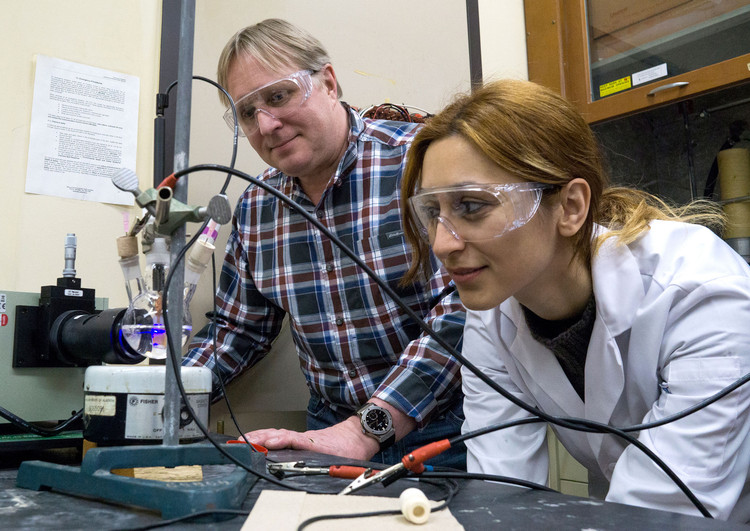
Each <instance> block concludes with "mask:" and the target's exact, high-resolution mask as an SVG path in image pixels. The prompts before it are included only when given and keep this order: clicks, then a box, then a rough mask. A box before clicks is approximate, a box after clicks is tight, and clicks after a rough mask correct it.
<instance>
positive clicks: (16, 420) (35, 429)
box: [0, 407, 83, 437]
mask: <svg viewBox="0 0 750 531" xmlns="http://www.w3.org/2000/svg"><path fill="white" fill-rule="evenodd" d="M0 417H3V418H4V419H5V420H7V421H8V422H10V423H11V424H13V425H14V426H16V427H17V428H21V429H22V430H24V431H27V432H29V433H33V434H34V435H39V436H41V437H54V436H55V435H59V434H60V433H61V432H62V431H64V430H65V429H66V428H67V427H68V426H70V425H71V424H73V423H74V422H76V421H78V420H80V419H81V417H83V410H82V409H81V410H79V411H77V412H76V413H75V414H73V416H72V417H70V418H69V419H68V420H65V421H63V422H61V423H60V424H58V425H57V426H54V427H52V428H43V427H41V426H37V425H35V424H33V423H31V422H29V421H27V420H24V419H22V418H21V417H19V416H17V415H15V414H13V413H11V412H10V411H8V410H7V409H5V408H4V407H0Z"/></svg>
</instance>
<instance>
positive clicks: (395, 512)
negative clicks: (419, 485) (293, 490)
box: [297, 479, 459, 531]
mask: <svg viewBox="0 0 750 531" xmlns="http://www.w3.org/2000/svg"><path fill="white" fill-rule="evenodd" d="M426 483H432V482H426ZM446 483H447V484H449V485H451V488H449V489H448V494H447V495H446V497H445V501H444V502H443V503H441V504H440V505H438V506H436V507H434V508H432V509H431V512H437V511H442V510H443V509H446V508H447V507H448V505H449V504H450V502H451V501H452V500H453V497H454V496H455V495H456V493H457V492H458V489H459V487H458V484H457V483H456V482H455V481H453V480H452V479H451V480H449V481H448V482H446ZM399 514H401V510H400V509H396V510H384V511H371V512H367V513H351V514H321V515H319V516H313V517H312V518H308V519H307V520H304V521H303V522H302V523H300V525H299V527H297V531H302V530H303V529H305V528H306V527H308V526H309V525H311V524H314V523H315V522H322V521H324V520H345V519H347V518H368V517H370V516H397V515H399Z"/></svg>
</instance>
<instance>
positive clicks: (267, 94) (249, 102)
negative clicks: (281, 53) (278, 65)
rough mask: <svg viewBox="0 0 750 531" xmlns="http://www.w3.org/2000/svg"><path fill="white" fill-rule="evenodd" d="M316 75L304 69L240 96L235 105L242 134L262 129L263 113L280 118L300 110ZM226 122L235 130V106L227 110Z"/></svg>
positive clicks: (310, 92) (249, 133)
mask: <svg viewBox="0 0 750 531" xmlns="http://www.w3.org/2000/svg"><path fill="white" fill-rule="evenodd" d="M313 74H314V72H312V71H311V70H300V71H299V72H295V73H293V74H291V75H289V76H287V77H285V78H283V79H279V80H277V81H272V82H271V83H268V84H266V85H263V86H262V87H260V88H259V89H256V90H254V91H252V92H250V93H249V94H245V95H244V96H242V97H241V98H240V99H238V100H237V101H236V102H235V103H234V106H235V108H236V109H237V122H238V125H239V128H240V131H239V134H240V136H250V135H251V134H253V133H254V132H255V131H256V130H257V129H258V113H259V112H262V113H265V114H267V115H268V116H271V117H272V118H276V119H279V118H283V117H284V116H288V115H289V114H291V113H292V112H294V111H295V110H297V109H298V108H299V107H300V106H301V105H302V104H303V103H305V102H306V101H307V99H308V98H309V97H310V94H312V75H313ZM224 121H225V122H226V123H227V124H228V125H229V128H230V129H232V130H234V117H233V115H232V109H231V107H230V108H229V109H227V111H226V112H225V113H224Z"/></svg>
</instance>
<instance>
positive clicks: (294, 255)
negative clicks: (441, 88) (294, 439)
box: [183, 109, 465, 426]
mask: <svg viewBox="0 0 750 531" xmlns="http://www.w3.org/2000/svg"><path fill="white" fill-rule="evenodd" d="M349 115H350V124H351V127H350V132H349V146H348V149H347V151H346V153H345V155H344V157H343V158H342V160H341V162H340V164H339V166H338V169H337V171H336V174H335V175H334V176H333V179H332V180H331V183H330V184H329V186H328V188H327V190H326V191H325V192H324V194H323V197H322V199H321V201H320V204H319V205H317V206H316V205H313V204H312V203H311V201H310V200H309V198H308V197H307V196H306V195H305V194H304V193H303V192H302V190H301V188H300V187H299V184H298V182H297V180H296V179H294V178H291V177H288V176H286V175H284V174H283V173H282V172H280V171H279V170H276V169H274V168H269V169H268V170H266V172H265V173H264V174H263V175H262V176H261V179H262V180H264V181H265V182H267V183H269V184H270V185H272V186H273V187H274V188H276V189H278V190H280V191H281V192H283V193H284V194H285V195H287V196H289V197H290V198H292V199H293V200H294V201H295V202H296V203H298V204H299V205H301V206H302V207H303V208H305V209H306V210H307V211H308V212H310V213H312V214H314V215H315V216H316V217H317V219H318V220H319V221H320V222H321V223H322V224H324V225H325V226H326V227H327V228H328V229H329V230H330V231H332V232H333V233H334V234H335V235H336V236H337V237H338V238H339V239H341V240H342V241H343V242H344V243H345V244H346V245H347V246H348V247H349V248H351V249H352V250H354V252H355V253H356V255H357V256H359V257H361V258H362V259H363V260H364V261H365V262H366V263H367V265H368V266H369V267H370V268H371V269H372V270H373V271H375V273H377V275H378V276H379V277H380V278H382V279H383V280H384V281H386V282H387V283H388V284H389V285H390V286H391V287H392V288H393V289H394V290H395V291H396V292H397V293H398V294H399V295H400V296H401V297H402V298H403V299H404V301H405V302H406V303H407V304H408V306H409V307H410V308H411V309H412V310H413V311H414V312H416V313H417V314H418V315H420V316H422V317H423V318H424V319H425V321H426V322H428V323H429V324H430V325H431V326H432V328H433V329H434V330H435V331H437V332H438V333H440V334H441V337H443V338H444V339H445V340H446V341H447V342H448V343H449V344H451V345H454V346H460V342H461V337H462V332H463V325H464V319H465V310H464V308H463V306H462V305H461V303H460V301H459V299H458V295H457V293H456V292H455V290H454V289H453V288H452V286H450V285H449V281H450V278H449V277H448V275H447V274H446V273H445V271H444V270H442V269H439V270H438V269H437V266H436V268H435V269H436V273H435V274H434V275H433V277H432V278H431V279H430V281H429V283H428V284H415V285H412V286H409V287H408V288H401V287H399V285H398V283H399V281H400V280H401V278H402V277H403V276H404V274H405V273H406V271H407V269H408V267H409V265H410V261H411V254H410V251H409V248H408V245H407V243H406V241H405V239H404V234H403V229H402V226H401V218H400V212H401V210H400V183H401V176H402V172H403V168H404V163H405V159H406V152H407V150H408V147H409V144H410V142H411V140H412V139H413V137H414V135H415V134H416V133H417V131H418V128H419V125H418V124H411V123H401V122H389V121H380V120H362V119H361V118H360V117H359V115H357V113H355V112H354V111H353V110H351V109H349ZM216 304H217V322H218V332H217V338H218V342H217V345H218V357H219V368H220V370H221V371H222V373H223V374H224V376H225V381H228V380H230V379H232V378H233V377H235V376H237V375H238V374H239V373H240V372H241V371H242V370H244V369H247V368H248V367H250V366H252V365H254V364H255V363H257V362H258V361H259V360H260V359H261V358H263V357H264V356H265V355H266V354H267V353H268V351H269V349H270V347H271V342H272V341H273V340H274V338H276V336H277V335H278V334H279V332H280V330H281V326H282V321H283V318H284V316H288V317H289V324H290V327H291V333H292V337H293V339H294V343H295V345H296V347H297V353H298V355H299V359H300V366H301V368H302V371H303V373H304V375H305V378H306V380H307V384H308V386H309V387H310V389H311V390H312V392H313V393H315V394H317V395H319V396H320V397H321V398H322V399H323V400H324V401H325V402H327V403H328V404H329V405H330V407H331V408H332V409H333V410H334V411H336V412H338V413H341V414H343V415H348V414H351V413H353V412H354V411H355V410H356V409H357V408H358V407H359V406H360V405H361V404H363V403H364V402H366V401H367V400H368V398H370V397H371V396H375V397H377V398H380V399H382V400H385V401H386V402H388V403H390V404H392V405H393V406H395V407H397V408H398V409H400V410H402V411H404V412H405V413H406V414H408V415H410V416H412V417H413V418H414V419H415V420H416V421H417V423H418V425H420V426H421V425H423V424H424V423H425V422H427V421H428V419H429V418H430V417H431V416H432V415H433V414H436V413H437V412H438V411H442V410H443V409H444V408H445V407H447V406H449V405H450V404H451V403H453V402H454V399H455V397H456V394H457V393H460V388H461V385H460V374H459V364H458V362H457V361H456V360H455V359H454V358H453V357H451V356H449V355H447V354H446V353H444V352H443V350H442V349H441V348H440V347H439V346H438V345H437V344H436V342H435V341H434V340H433V339H431V338H429V337H426V336H424V337H422V336H421V330H420V328H419V327H418V325H417V324H415V323H414V322H413V321H412V320H411V318H410V317H409V316H407V315H406V314H405V313H404V312H403V310H401V309H400V308H399V306H398V305H397V304H396V303H395V302H393V301H392V300H390V298H389V297H388V296H387V294H385V293H383V292H382V291H381V289H380V288H379V287H378V286H377V285H376V284H375V283H374V282H373V281H372V280H371V279H370V278H369V277H368V276H367V275H366V274H365V273H364V272H363V271H362V270H361V269H360V268H359V267H358V266H357V265H356V264H355V263H354V262H353V261H352V260H351V258H349V257H348V256H346V255H345V254H344V253H343V252H342V251H341V250H340V249H338V248H337V247H336V245H334V243H333V242H332V241H331V240H330V239H329V238H327V237H326V236H324V235H323V234H322V233H321V232H320V231H319V230H317V229H316V228H315V227H313V226H312V225H311V224H310V223H309V222H308V221H306V220H305V219H304V218H303V217H302V216H301V215H300V214H299V213H297V212H296V211H295V210H294V209H291V208H290V207H289V206H287V205H286V204H284V203H283V202H282V201H280V200H279V199H277V198H276V197H274V196H272V195H271V194H269V193H268V192H266V191H264V190H262V189H261V188H259V187H257V186H255V185H251V186H249V187H248V188H247V190H246V191H245V192H244V194H243V196H242V197H241V199H240V201H239V203H238V205H237V209H236V211H235V215H234V219H233V230H232V233H231V236H230V238H229V241H228V243H227V251H226V257H225V261H224V265H223V268H222V271H221V279H220V286H219V288H218V291H217V295H216ZM212 326H213V325H211V324H209V325H208V326H207V327H206V328H204V329H203V330H202V331H201V332H200V333H199V334H198V335H197V336H196V338H195V340H194V342H193V344H192V345H191V347H190V350H189V352H188V354H187V356H186V358H185V359H184V360H183V364H184V365H204V366H206V367H209V368H212V367H213V366H214V361H213V358H212V356H211V354H212V352H213V346H212V340H211V338H212V335H213V331H212Z"/></svg>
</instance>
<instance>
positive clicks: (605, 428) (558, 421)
mask: <svg viewBox="0 0 750 531" xmlns="http://www.w3.org/2000/svg"><path fill="white" fill-rule="evenodd" d="M207 170H211V171H224V172H227V173H231V174H233V175H235V176H237V177H240V178H242V179H244V180H247V181H249V182H250V183H252V184H255V185H256V186H259V187H260V188H263V189H264V190H266V191H267V192H268V193H270V194H271V195H273V196H275V197H277V198H278V199H280V200H281V201H283V202H285V203H286V204H288V205H289V206H290V207H292V208H294V209H296V210H297V211H298V212H299V213H300V215H302V216H303V217H304V218H305V219H306V220H307V221H309V222H310V223H311V224H312V225H314V226H315V227H316V228H318V230H320V231H321V232H322V233H323V234H325V235H326V236H327V237H329V238H330V239H331V240H332V241H333V243H334V244H336V245H337V246H339V247H340V248H341V250H342V251H343V252H344V253H345V254H346V255H347V256H349V257H350V258H351V259H352V260H353V261H354V262H355V263H356V264H357V265H358V266H359V267H360V268H361V269H362V270H363V271H364V272H365V273H367V274H368V276H370V277H371V278H372V279H373V281H374V282H376V283H377V284H378V286H379V287H380V288H381V289H383V291H384V292H385V293H386V294H387V295H388V296H389V297H391V298H392V300H394V302H396V303H397V304H399V306H400V307H401V308H402V309H403V310H404V312H405V313H407V314H408V315H409V316H410V317H412V319H414V320H415V322H416V323H417V324H418V325H419V326H420V328H422V330H423V331H424V332H425V333H427V334H429V335H430V336H431V337H432V338H433V339H434V340H435V341H436V342H437V343H438V344H439V345H440V346H441V347H443V348H444V349H445V350H446V351H447V352H448V353H450V354H451V355H452V356H453V357H455V358H456V359H457V360H458V361H460V362H461V363H462V364H463V365H464V366H466V367H467V368H468V369H469V370H471V371H472V372H473V373H474V374H476V375H477V377H478V378H479V379H481V380H482V381H483V382H484V383H486V384H487V385H488V386H490V387H491V388H492V389H493V390H495V391H496V392H498V393H500V394H501V395H502V396H504V397H505V398H507V399H508V400H509V401H510V402H512V403H513V404H515V405H516V406H518V407H520V408H521V409H524V410H525V411H527V412H529V413H531V414H533V415H535V416H538V417H539V418H541V419H543V420H545V421H546V422H549V423H551V424H555V425H557V426H561V427H565V428H569V429H575V430H579V431H588V432H596V433H610V434H613V435H617V436H619V437H621V438H623V439H625V440H626V441H628V442H630V443H631V444H633V445H634V446H636V447H637V448H638V449H640V450H641V451H643V452H644V453H646V455H648V456H649V457H650V458H652V459H654V462H655V463H656V464H657V465H658V466H659V467H660V468H662V469H663V470H664V472H665V473H666V474H667V475H668V476H669V477H670V478H671V479H672V480H673V481H675V483H676V484H677V486H678V487H680V489H681V490H683V492H685V494H686V495H687V496H688V497H689V498H690V499H691V501H692V502H693V504H694V505H696V507H697V508H698V510H699V511H700V512H701V513H702V514H703V515H704V516H706V517H711V515H710V513H709V512H708V511H707V510H706V509H705V507H703V505H702V504H701V503H700V501H699V500H697V498H695V496H694V495H693V494H692V492H690V491H689V489H688V488H687V486H686V485H685V484H684V483H682V481H681V480H680V479H679V478H678V477H677V476H676V475H675V474H674V472H672V471H671V470H669V467H667V465H666V464H665V463H664V462H663V461H661V459H659V458H658V457H657V456H656V455H655V454H653V452H651V451H650V450H649V449H648V448H646V447H645V446H644V445H643V444H642V443H640V441H638V440H637V439H635V438H633V437H631V436H629V435H628V434H627V433H625V431H624V430H622V429H619V428H615V427H612V426H609V425H607V424H602V423H600V422H595V421H591V420H587V419H582V418H573V417H555V416H553V415H549V414H547V413H545V412H543V411H541V410H540V409H538V408H536V407H534V406H531V405H529V404H527V403H525V402H523V401H522V400H520V399H518V398H517V397H515V396H513V395H512V394H511V393H509V392H507V391H506V390H505V389H503V388H502V387H501V386H500V385H498V384H497V383H496V382H494V381H493V380H492V379H490V378H489V377H488V376H486V375H485V374H484V373H482V372H481V371H480V370H479V369H478V368H477V367H476V366H475V365H474V364H472V363H471V362H469V361H468V360H467V359H466V358H465V357H463V356H462V355H461V354H459V353H458V352H457V351H456V350H455V349H454V348H453V347H452V346H451V345H449V344H447V343H446V342H445V340H443V339H442V338H441V337H440V336H439V335H437V334H435V333H434V331H433V330H432V328H431V327H430V326H429V325H428V324H427V323H425V322H424V321H423V320H422V319H421V318H419V316H417V315H416V313H415V312H414V311H413V310H411V308H409V307H408V306H407V305H406V304H405V303H403V301H401V299H400V298H399V297H398V295H397V294H396V293H395V292H394V291H393V290H392V288H391V287H390V286H388V285H387V284H386V283H385V282H383V281H382V279H380V278H378V277H377V275H375V273H374V272H372V270H370V269H369V267H368V266H367V265H366V264H365V263H364V262H363V261H362V259H361V258H360V257H358V256H357V255H355V254H354V252H353V251H352V250H351V249H349V248H347V247H346V245H344V244H343V242H341V241H340V240H339V239H338V238H337V237H336V236H335V235H334V234H332V233H331V232H330V231H329V230H328V229H327V228H326V227H325V226H324V225H322V224H321V223H320V222H319V221H318V220H317V219H316V218H315V217H314V216H312V215H311V214H309V213H308V212H307V211H305V210H304V209H303V208H302V207H301V206H300V205H298V204H297V203H295V202H294V201H293V200H291V199H290V198H288V197H286V196H285V195H284V194H283V193H281V192H279V191H278V190H276V189H275V188H273V187H272V186H270V185H268V184H267V183H265V182H263V181H260V180H258V179H257V178H255V177H252V176H250V175H247V174H245V173H243V172H240V171H238V170H235V169H233V168H227V167H223V166H221V165H217V164H201V165H196V166H193V167H190V168H186V169H183V170H181V171H179V172H175V174H174V176H175V178H180V177H182V176H184V175H187V174H189V173H192V172H195V171H207ZM746 382H747V378H743V379H741V381H738V382H736V385H737V386H738V387H739V386H740V385H744V383H746ZM727 392H731V390H730V391H727ZM719 394H721V393H719ZM721 396H723V395H721ZM704 402H706V401H704ZM710 403H712V401H708V402H707V403H705V404H703V405H702V406H701V407H705V406H706V405H708V404H710ZM695 410H697V409H694V408H693V411H695ZM679 414H681V413H678V415H679ZM660 422H662V421H657V422H656V423H653V424H654V425H661V424H659V423H660ZM642 426H646V427H648V426H649V425H648V424H646V425H642ZM626 429H627V430H628V431H633V428H632V427H630V428H626ZM641 429H644V428H643V427H642V428H641Z"/></svg>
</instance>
